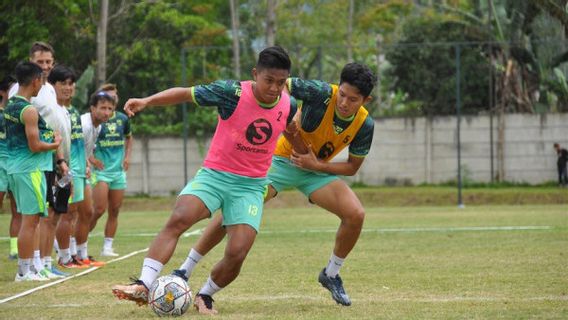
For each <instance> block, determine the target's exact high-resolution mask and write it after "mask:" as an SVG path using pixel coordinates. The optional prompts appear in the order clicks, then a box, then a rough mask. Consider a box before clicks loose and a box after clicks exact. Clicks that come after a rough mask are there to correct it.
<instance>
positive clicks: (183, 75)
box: [181, 48, 189, 185]
mask: <svg viewBox="0 0 568 320" xmlns="http://www.w3.org/2000/svg"><path fill="white" fill-rule="evenodd" d="M186 69H187V68H186V50H185V48H182V49H181V86H182V87H185V86H187V70H186ZM181 106H182V109H181V110H182V119H183V183H184V185H185V184H186V183H187V136H188V132H189V128H188V124H187V102H184V103H182V105H181Z"/></svg>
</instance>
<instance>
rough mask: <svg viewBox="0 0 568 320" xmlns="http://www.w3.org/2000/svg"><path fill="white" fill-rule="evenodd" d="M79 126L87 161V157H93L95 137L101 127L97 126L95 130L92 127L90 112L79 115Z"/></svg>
mask: <svg viewBox="0 0 568 320" xmlns="http://www.w3.org/2000/svg"><path fill="white" fill-rule="evenodd" d="M81 126H82V127H83V138H84V140H85V155H86V156H87V159H89V157H90V156H92V155H93V151H94V150H95V144H96V143H97V137H98V136H99V133H100V132H101V128H102V127H101V125H98V126H97V127H96V128H95V127H94V126H93V119H92V118H91V113H90V112H87V113H84V114H82V115H81Z"/></svg>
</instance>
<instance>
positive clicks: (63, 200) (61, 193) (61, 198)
mask: <svg viewBox="0 0 568 320" xmlns="http://www.w3.org/2000/svg"><path fill="white" fill-rule="evenodd" d="M55 177H56V174H55V172H54V171H46V172H45V180H46V183H47V194H46V198H47V202H48V203H49V207H50V208H52V209H53V211H54V212H55V213H59V214H61V213H67V211H68V210H69V197H70V196H71V184H68V185H67V186H65V187H63V188H61V187H59V186H58V185H57V184H56V183H55Z"/></svg>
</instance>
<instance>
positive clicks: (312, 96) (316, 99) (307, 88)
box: [288, 78, 331, 106]
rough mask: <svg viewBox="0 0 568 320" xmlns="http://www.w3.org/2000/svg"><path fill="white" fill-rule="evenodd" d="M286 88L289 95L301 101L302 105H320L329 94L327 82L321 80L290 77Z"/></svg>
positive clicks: (329, 88)
mask: <svg viewBox="0 0 568 320" xmlns="http://www.w3.org/2000/svg"><path fill="white" fill-rule="evenodd" d="M288 89H289V91H290V95H292V96H293V97H294V98H296V99H297V100H301V101H302V105H304V106H305V105H311V106H313V105H320V104H325V103H324V102H325V101H326V100H327V99H328V98H329V97H330V95H331V86H330V85H329V83H327V82H325V81H321V80H303V79H300V78H290V80H289V85H288Z"/></svg>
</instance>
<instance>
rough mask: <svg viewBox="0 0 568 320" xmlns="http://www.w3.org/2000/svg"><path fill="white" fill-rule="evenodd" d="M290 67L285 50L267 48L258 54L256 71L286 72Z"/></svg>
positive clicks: (274, 47) (290, 63) (277, 47)
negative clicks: (277, 70) (276, 70)
mask: <svg viewBox="0 0 568 320" xmlns="http://www.w3.org/2000/svg"><path fill="white" fill-rule="evenodd" d="M291 67H292V62H291V61H290V57H289V56H288V53H287V52H286V50H284V49H283V48H282V47H280V46H273V47H268V48H266V49H264V50H262V51H261V52H260V53H259V54H258V61H257V62H256V69H258V70H262V69H280V70H288V71H290V68H291Z"/></svg>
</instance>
